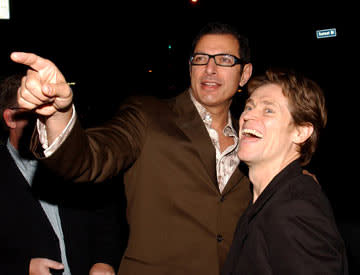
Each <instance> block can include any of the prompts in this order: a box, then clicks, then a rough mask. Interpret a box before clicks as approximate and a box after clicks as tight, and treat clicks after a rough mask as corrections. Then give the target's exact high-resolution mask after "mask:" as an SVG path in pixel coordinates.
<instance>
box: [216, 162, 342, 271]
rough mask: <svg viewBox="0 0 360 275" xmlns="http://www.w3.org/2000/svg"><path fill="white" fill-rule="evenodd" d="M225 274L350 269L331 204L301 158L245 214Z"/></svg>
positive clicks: (283, 172) (289, 166) (267, 188)
mask: <svg viewBox="0 0 360 275" xmlns="http://www.w3.org/2000/svg"><path fill="white" fill-rule="evenodd" d="M222 274H223V275H230V274H234V275H235V274H237V275H240V274H244V275H248V274H251V275H267V274H276V275H282V274H284V275H289V274H291V275H296V274H299V275H300V274H301V275H311V274H326V275H331V274H334V275H335V274H336V275H340V274H348V272H347V260H346V255H345V248H344V244H343V241H342V238H341V236H340V234H339V233H338V230H337V227H336V224H335V220H334V217H333V214H332V209H331V207H330V204H329V202H328V200H327V198H326V197H325V195H324V194H323V193H322V191H321V187H320V185H318V184H317V183H316V182H315V181H314V180H313V178H312V177H310V176H306V175H303V174H302V169H301V167H300V163H299V161H295V162H293V163H291V164H290V165H288V166H287V167H286V168H285V169H284V170H283V171H281V172H280V173H279V174H278V175H277V176H276V177H275V178H274V179H273V180H272V181H271V183H270V184H269V185H268V186H267V187H266V188H265V190H264V191H263V193H262V194H261V195H260V196H259V198H258V199H257V200H256V202H255V203H254V204H251V205H250V206H249V208H248V209H247V210H246V212H245V213H244V215H243V216H242V217H241V219H240V221H239V224H238V226H237V228H236V233H235V236H234V242H233V244H232V247H231V249H230V252H229V255H228V258H227V261H226V263H225V266H224V268H223V271H222Z"/></svg>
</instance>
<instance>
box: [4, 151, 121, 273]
mask: <svg viewBox="0 0 360 275" xmlns="http://www.w3.org/2000/svg"><path fill="white" fill-rule="evenodd" d="M0 167H1V180H0V221H1V226H0V248H1V249H0V274H4V275H5V274H6V275H24V274H29V263H30V259H31V258H49V259H52V260H55V261H58V262H61V254H60V247H59V242H58V238H57V236H56V234H55V232H54V230H53V228H52V226H51V224H50V222H49V220H48V218H47V216H46V214H45V212H44V210H43V208H42V206H41V204H40V202H39V200H38V199H39V198H42V199H44V200H45V199H46V200H47V201H49V202H50V203H55V202H58V196H59V195H60V193H61V192H63V193H68V194H67V198H64V197H65V194H62V196H63V198H62V203H63V204H62V206H60V207H59V214H60V218H61V223H62V230H63V234H64V240H65V247H66V254H67V260H68V263H69V266H70V269H71V272H72V274H74V275H85V274H89V270H90V267H91V266H92V265H93V264H94V263H96V262H105V263H108V264H110V265H113V266H114V268H115V269H116V268H117V266H118V262H119V258H120V257H121V256H120V251H118V249H119V245H117V246H114V245H113V243H114V242H116V238H117V235H118V234H119V233H118V232H117V231H115V230H116V229H117V228H116V224H114V225H115V227H112V228H111V229H110V230H109V228H110V227H109V222H110V220H107V219H106V218H105V217H104V218H102V215H100V214H102V213H103V212H102V211H105V208H104V209H103V210H102V211H101V213H95V212H93V211H89V210H87V209H86V208H84V209H82V208H73V204H72V203H70V200H69V199H70V197H71V196H72V195H74V194H76V191H75V192H71V193H70V192H69V191H70V189H68V190H67V191H66V192H65V191H64V188H61V189H59V188H58V187H59V185H58V184H57V182H56V180H55V179H54V177H53V176H49V175H46V171H43V172H40V171H42V169H41V167H40V168H39V169H38V173H36V175H35V177H34V182H33V188H31V187H30V186H29V184H28V183H27V182H26V180H25V178H24V177H23V175H22V174H21V172H20V170H19V169H18V168H17V166H16V164H15V162H14V160H13V159H12V157H11V155H10V153H9V152H8V150H7V148H6V147H5V146H0ZM39 176H41V181H40V178H39ZM43 180H45V181H46V185H45V186H48V188H47V189H48V190H45V189H43V188H41V186H40V185H41V184H42V183H43V182H42V181H43ZM50 186H51V187H50ZM62 186H63V185H62ZM63 187H64V186H63ZM60 190H63V191H60ZM72 191H74V190H72ZM59 192H60V193H59ZM69 196H70V197H69ZM79 198H81V197H80V196H77V197H76V200H77V201H79V200H80V201H81V199H79ZM106 211H107V210H106ZM105 213H106V212H105ZM98 214H99V215H98ZM99 227H100V228H105V230H103V231H102V234H104V235H108V236H107V238H110V240H108V241H106V240H104V239H103V240H101V241H98V240H97V238H98V239H101V238H102V236H93V234H92V233H93V232H95V231H92V229H94V230H97V229H98V228H99ZM114 238H115V239H114ZM53 274H54V273H53Z"/></svg>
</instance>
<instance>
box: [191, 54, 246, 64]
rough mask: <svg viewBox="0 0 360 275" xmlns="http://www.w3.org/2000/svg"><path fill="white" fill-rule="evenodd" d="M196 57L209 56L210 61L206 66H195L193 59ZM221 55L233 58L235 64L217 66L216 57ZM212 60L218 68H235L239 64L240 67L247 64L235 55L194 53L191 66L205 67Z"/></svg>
mask: <svg viewBox="0 0 360 275" xmlns="http://www.w3.org/2000/svg"><path fill="white" fill-rule="evenodd" d="M196 55H207V56H208V57H209V59H208V61H207V63H205V64H194V63H193V59H194V57H195V56H196ZM220 55H223V56H225V55H226V56H231V57H232V58H234V64H231V65H221V64H217V63H216V58H215V57H216V56H220ZM211 58H213V59H214V62H215V64H216V65H217V66H221V67H234V66H235V65H238V64H240V65H244V64H246V62H245V61H244V60H243V59H241V58H238V57H236V56H235V55H232V54H228V53H218V54H207V53H194V54H193V55H192V56H190V64H191V65H192V66H204V65H207V64H209V62H210V59H211Z"/></svg>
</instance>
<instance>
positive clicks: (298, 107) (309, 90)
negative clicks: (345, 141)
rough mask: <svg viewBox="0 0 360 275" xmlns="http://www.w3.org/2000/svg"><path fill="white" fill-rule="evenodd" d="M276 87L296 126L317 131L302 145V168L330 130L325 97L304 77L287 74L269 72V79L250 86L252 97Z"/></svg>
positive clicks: (267, 76)
mask: <svg viewBox="0 0 360 275" xmlns="http://www.w3.org/2000/svg"><path fill="white" fill-rule="evenodd" d="M268 84H275V85H278V86H280V87H281V89H282V92H283V94H284V96H285V97H286V98H287V99H288V101H289V110H290V114H291V117H292V119H293V121H294V123H295V125H299V126H301V125H306V124H307V123H311V125H312V126H313V127H314V131H313V133H312V134H311V136H310V138H308V139H307V140H306V141H305V142H304V143H302V144H299V153H300V160H301V164H302V165H306V164H308V163H309V162H310V160H311V157H312V155H313V154H314V153H315V150H316V147H317V145H318V142H319V136H320V130H321V129H322V128H324V127H325V126H326V122H327V110H326V106H325V97H324V93H323V91H322V90H321V88H320V87H319V85H318V84H316V83H315V82H314V81H313V80H311V79H308V78H306V77H304V76H303V75H302V74H300V73H296V72H294V71H290V70H288V71H284V70H281V71H280V70H275V69H272V70H268V71H266V73H265V75H262V76H257V77H254V78H252V79H251V80H250V81H249V83H248V92H249V94H251V93H252V92H253V91H254V90H256V89H257V88H259V87H261V86H264V85H268Z"/></svg>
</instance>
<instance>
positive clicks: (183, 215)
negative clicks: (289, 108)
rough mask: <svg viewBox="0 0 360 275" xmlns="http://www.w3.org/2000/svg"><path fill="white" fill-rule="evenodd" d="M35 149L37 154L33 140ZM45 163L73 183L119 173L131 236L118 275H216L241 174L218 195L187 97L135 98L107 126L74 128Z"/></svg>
mask: <svg viewBox="0 0 360 275" xmlns="http://www.w3.org/2000/svg"><path fill="white" fill-rule="evenodd" d="M234 124H235V125H236V123H234ZM33 145H34V146H33V150H34V151H35V152H36V151H37V148H36V147H37V146H38V142H37V140H35V142H34V143H33ZM38 157H39V158H41V155H39V154H38ZM44 163H45V164H46V165H47V166H48V167H50V168H51V169H52V170H54V171H56V173H58V174H60V175H62V176H65V177H67V178H68V179H71V180H76V181H89V180H94V181H102V180H104V179H106V178H108V177H111V176H113V175H116V174H117V173H119V172H120V171H121V170H123V169H125V177H124V183H125V193H126V196H127V219H128V222H129V227H130V236H129V242H128V246H127V249H126V251H125V255H124V257H123V259H122V262H121V265H120V271H119V274H121V275H126V274H129V275H137V274H139V275H143V274H148V275H151V274H156V275H159V274H160V275H161V274H172V275H175V274H186V275H191V274H196V275H198V274H207V275H212V274H213V275H216V274H219V272H220V267H221V266H222V264H223V262H224V260H225V257H226V255H227V252H228V250H229V248H230V244H231V241H232V237H233V233H234V230H235V226H236V223H237V220H238V219H239V217H240V216H241V214H242V213H243V211H244V210H245V208H246V206H247V205H248V202H249V200H250V189H249V182H248V179H247V177H246V176H244V174H243V173H242V172H241V171H240V170H236V171H235V172H234V174H233V176H232V177H231V179H230V180H229V182H228V184H227V186H226V188H225V190H224V191H223V194H220V192H219V188H218V184H217V179H216V170H215V149H214V147H213V145H212V143H211V140H210V137H209V135H208V132H207V130H206V128H205V126H204V123H203V121H202V120H201V118H200V116H199V114H198V112H197V110H196V108H195V106H194V104H193V103H192V101H191V99H190V96H189V94H188V93H187V92H185V93H183V94H181V95H179V96H177V97H176V98H173V99H170V100H158V99H155V98H146V97H140V98H135V99H133V100H130V101H129V102H127V103H125V104H122V106H121V108H120V109H119V110H118V113H117V114H116V115H115V117H114V118H113V119H112V120H111V121H110V122H109V123H108V124H107V125H105V126H103V127H98V128H96V129H89V130H87V131H86V132H85V131H83V130H82V128H81V127H80V124H79V123H78V122H77V123H76V125H75V127H74V128H73V130H72V132H71V134H70V136H69V137H68V138H67V140H66V141H65V142H64V144H63V145H62V146H61V147H60V148H59V149H58V150H57V151H56V152H55V154H54V155H52V156H51V157H50V158H47V159H44Z"/></svg>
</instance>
